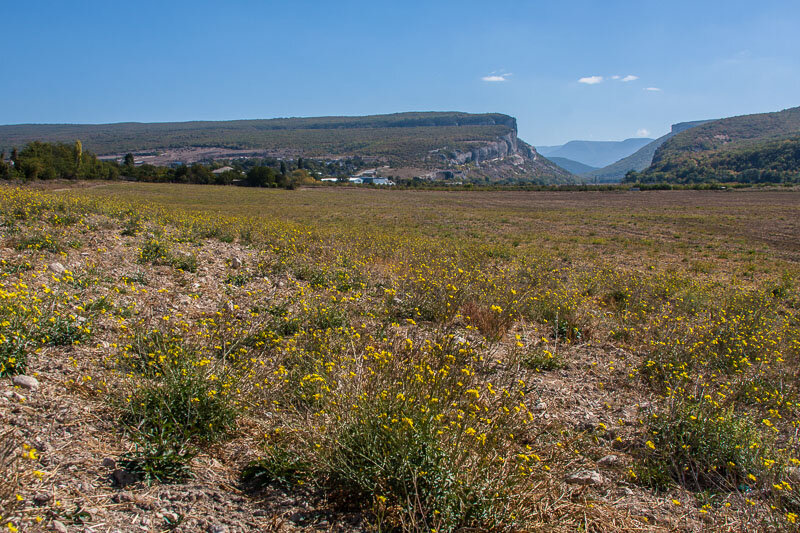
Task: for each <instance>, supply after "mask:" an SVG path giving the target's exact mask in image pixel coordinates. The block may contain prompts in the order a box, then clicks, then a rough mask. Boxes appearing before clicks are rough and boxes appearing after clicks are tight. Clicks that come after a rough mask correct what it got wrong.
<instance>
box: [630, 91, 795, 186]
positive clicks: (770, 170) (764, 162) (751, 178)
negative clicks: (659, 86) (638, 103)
mask: <svg viewBox="0 0 800 533" xmlns="http://www.w3.org/2000/svg"><path fill="white" fill-rule="evenodd" d="M627 181H641V182H650V183H662V182H667V183H706V182H712V181H718V182H744V183H779V182H794V183H796V182H800V107H794V108H791V109H785V110H783V111H778V112H774V113H759V114H753V115H741V116H737V117H730V118H724V119H720V120H713V121H707V122H704V123H701V124H700V125H698V126H695V127H690V128H688V129H684V130H683V131H681V132H679V133H677V134H675V135H673V136H672V137H671V138H669V139H667V140H666V141H665V142H664V143H663V144H661V145H660V146H659V147H658V148H657V149H656V151H655V153H654V155H653V160H652V164H651V165H650V166H649V167H648V168H646V169H645V170H644V171H643V172H641V173H636V174H634V175H632V176H630V178H628V179H627Z"/></svg>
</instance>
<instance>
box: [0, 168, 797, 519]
mask: <svg viewBox="0 0 800 533" xmlns="http://www.w3.org/2000/svg"><path fill="white" fill-rule="evenodd" d="M61 187H63V188H59V187H58V186H56V187H50V188H49V190H44V189H43V190H34V189H32V188H22V189H19V188H11V187H2V188H0V250H2V261H0V376H3V377H2V378H0V440H1V441H2V442H0V464H2V465H4V467H5V470H6V471H7V472H8V475H6V476H4V478H3V480H2V482H0V499H2V502H3V503H2V505H3V506H2V513H0V514H1V515H2V520H3V527H7V528H8V529H9V530H20V531H35V530H46V529H52V528H57V529H60V530H62V531H63V530H67V531H84V530H89V531H187V532H188V531H214V532H218V531H231V532H233V531H294V530H321V531H328V530H333V531H362V530H368V531H372V530H375V531H388V530H408V531H455V530H469V531H676V530H679V531H796V530H798V526H797V525H796V524H795V522H796V520H797V514H798V513H800V492H799V491H800V468H799V467H800V442H798V431H799V428H800V407H798V403H797V402H798V401H800V397H799V393H800V390H798V388H799V386H798V383H800V381H798V378H800V315H799V313H800V311H798V310H799V309H800V290H799V288H800V285H798V279H799V278H798V275H800V192H798V191H796V190H781V191H779V190H737V191H652V192H555V191H553V192H508V191H506V192H455V191H445V192H436V191H404V190H398V191H389V190H369V189H323V188H311V189H303V190H296V191H279V190H254V189H242V188H233V187H226V188H222V187H212V186H179V185H154V184H132V183H108V184H103V185H101V186H96V187H65V186H63V185H62V186H61ZM21 376H28V377H33V378H35V382H33V383H32V382H31V380H29V379H24V378H22V377H21ZM12 380H13V381H12Z"/></svg>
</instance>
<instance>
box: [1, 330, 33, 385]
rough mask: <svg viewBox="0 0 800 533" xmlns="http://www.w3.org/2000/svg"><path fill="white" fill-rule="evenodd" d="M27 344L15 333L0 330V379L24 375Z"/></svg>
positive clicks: (26, 362)
mask: <svg viewBox="0 0 800 533" xmlns="http://www.w3.org/2000/svg"><path fill="white" fill-rule="evenodd" d="M27 346H28V342H27V341H26V340H25V338H24V337H23V336H22V335H20V333H19V332H16V331H7V330H6V331H3V330H0V377H3V376H12V375H14V374H24V373H25V369H26V368H27V364H28V355H27V350H26V348H27Z"/></svg>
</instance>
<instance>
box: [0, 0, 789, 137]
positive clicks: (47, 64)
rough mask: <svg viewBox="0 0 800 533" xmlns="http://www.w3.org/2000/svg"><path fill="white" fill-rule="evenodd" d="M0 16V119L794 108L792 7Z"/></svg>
mask: <svg viewBox="0 0 800 533" xmlns="http://www.w3.org/2000/svg"><path fill="white" fill-rule="evenodd" d="M2 13H3V17H2V18H3V29H2V32H0V50H2V51H3V68H2V70H1V71H0V102H2V107H0V124H16V123H31V122H35V123H43V122H46V123H62V122H82V123H98V122H124V121H173V120H194V119H204V120H217V119H219V120H222V119H237V118H271V117H285V116H318V115H361V114H373V113H391V112H398V111H428V110H437V111H444V110H459V111H469V112H490V111H491V112H501V113H507V114H509V115H513V116H515V117H517V122H518V126H519V134H520V137H521V138H523V139H525V140H527V141H528V142H531V143H533V144H537V145H544V144H560V143H563V142H566V141H568V140H571V139H590V140H616V139H624V138H628V137H635V136H637V135H645V134H647V135H649V136H652V137H656V136H658V135H661V134H663V133H665V132H667V131H668V129H669V126H670V124H672V123H675V122H681V121H686V120H697V119H705V118H716V117H723V116H731V115H738V114H745V113H754V112H764V111H775V110H779V109H783V108H787V107H794V106H798V105H800V31H798V30H797V29H798V28H800V1H797V0H784V1H771V0H760V1H741V0H725V1H717V0H693V1H684V0H670V1H669V2H666V1H663V0H662V1H653V0H635V1H634V0H631V1H614V0H603V1H601V0H591V1H590V0H583V1H572V2H570V1H567V0H564V1H560V2H556V1H544V0H542V1H529V2H522V1H505V2H504V1H500V0H496V1H494V2H486V1H483V2H473V1H469V0H458V1H435V0H429V1H427V2H422V1H421V2H416V1H395V2H378V1H372V2H356V1H347V0H339V1H318V2H311V1H302V0H296V1H285V2H267V1H260V2H257V1H242V0H240V1H236V0H232V1H227V2H203V1H200V0H195V1H191V2H184V1H179V0H174V1H171V0H161V1H160V2H151V1H137V2H123V1H112V2H109V1H107V0H106V1H103V2H92V1H80V0H79V1H75V2H64V1H63V0H54V1H37V0H30V1H26V2H18V1H15V2H8V3H6V4H5V5H4V6H3V8H2ZM614 76H618V78H614ZM626 77H627V78H626ZM600 78H602V79H600ZM626 79H627V80H629V81H625V80H626ZM581 80H582V81H581ZM591 82H594V83H591ZM648 89H650V90H648ZM656 89H657V90H656Z"/></svg>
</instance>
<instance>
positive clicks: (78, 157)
mask: <svg viewBox="0 0 800 533" xmlns="http://www.w3.org/2000/svg"><path fill="white" fill-rule="evenodd" d="M74 152H75V176H76V177H80V175H81V162H82V160H83V144H81V141H75V148H74Z"/></svg>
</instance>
